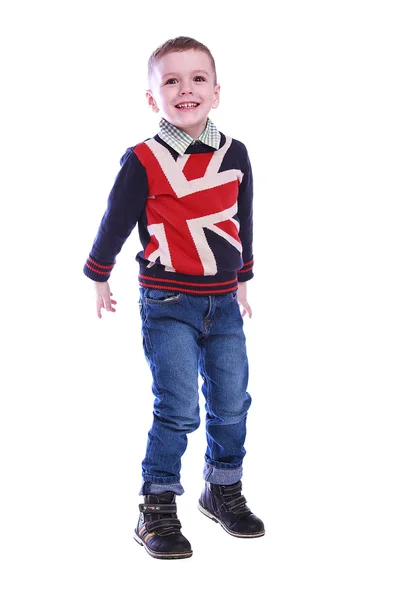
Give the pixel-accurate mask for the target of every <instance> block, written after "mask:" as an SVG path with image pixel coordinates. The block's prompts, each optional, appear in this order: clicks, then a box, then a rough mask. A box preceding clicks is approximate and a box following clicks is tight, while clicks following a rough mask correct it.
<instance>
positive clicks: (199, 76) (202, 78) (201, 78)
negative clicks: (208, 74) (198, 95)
mask: <svg viewBox="0 0 400 600" xmlns="http://www.w3.org/2000/svg"><path fill="white" fill-rule="evenodd" d="M195 79H200V81H205V79H204V77H202V76H201V75H196V77H195Z"/></svg>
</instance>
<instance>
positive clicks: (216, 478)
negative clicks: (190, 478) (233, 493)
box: [203, 463, 243, 485]
mask: <svg viewBox="0 0 400 600" xmlns="http://www.w3.org/2000/svg"><path fill="white" fill-rule="evenodd" d="M242 475H243V468H242V467H236V468H234V469H219V468H218V467H213V465H209V464H207V463H206V464H205V465H204V471H203V479H204V481H208V482H209V483H218V484H219V485H231V484H232V483H236V482H237V481H240V480H241V479H242Z"/></svg>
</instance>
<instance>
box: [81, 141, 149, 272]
mask: <svg viewBox="0 0 400 600" xmlns="http://www.w3.org/2000/svg"><path fill="white" fill-rule="evenodd" d="M120 162H121V169H120V171H119V173H118V175H117V177H116V179H115V182H114V185H113V187H112V190H111V192H110V195H109V197H108V203H107V209H106V211H105V213H104V215H103V218H102V220H101V223H100V227H99V229H98V232H97V235H96V237H95V240H94V242H93V246H92V249H91V251H90V253H89V257H88V259H87V261H86V263H85V266H84V268H83V272H84V274H85V275H86V276H87V277H89V278H90V279H93V281H107V280H108V278H109V277H110V275H111V271H112V269H113V267H114V265H115V259H116V256H117V255H118V253H119V252H120V251H121V248H122V246H123V244H124V243H125V241H126V240H127V239H128V237H129V235H130V234H131V232H132V230H133V229H134V227H135V225H136V224H137V222H138V220H139V218H140V216H141V214H142V213H143V211H144V210H145V206H146V199H147V196H148V184H147V175H146V170H145V168H144V167H143V165H142V163H141V162H140V161H139V159H138V157H137V156H136V154H135V153H134V152H133V149H132V148H128V150H127V151H126V152H125V154H124V156H123V157H122V158H121V161H120Z"/></svg>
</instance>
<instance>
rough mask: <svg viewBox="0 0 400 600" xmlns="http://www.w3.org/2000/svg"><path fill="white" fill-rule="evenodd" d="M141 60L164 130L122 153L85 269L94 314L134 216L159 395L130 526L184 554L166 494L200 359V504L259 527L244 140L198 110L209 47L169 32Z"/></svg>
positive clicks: (162, 552)
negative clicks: (251, 417)
mask: <svg viewBox="0 0 400 600" xmlns="http://www.w3.org/2000/svg"><path fill="white" fill-rule="evenodd" d="M148 71H149V72H148V76H149V88H150V89H149V90H148V91H147V92H146V97H147V100H148V103H149V105H150V107H151V108H152V110H153V111H154V112H156V113H158V112H159V113H160V115H161V116H162V119H161V122H160V132H159V133H158V134H157V135H155V136H154V137H153V138H150V139H147V140H145V141H144V142H142V143H139V144H137V145H136V146H134V147H132V148H129V149H128V150H127V151H126V153H125V154H124V156H123V157H122V159H121V170H120V172H119V174H118V176H117V178H116V180H115V183H114V186H113V188H112V190H111V193H110V196H109V199H108V207H107V210H106V212H105V214H104V216H103V219H102V221H101V224H100V228H99V231H98V233H97V236H96V238H95V241H94V244H93V247H92V250H91V252H90V256H89V258H88V260H87V262H86V265H85V267H84V272H85V274H86V275H87V276H88V277H89V278H91V279H92V280H94V281H95V286H96V293H97V315H98V317H99V318H101V310H102V309H103V308H104V309H105V310H107V311H111V312H115V306H114V305H115V304H116V302H115V300H113V299H112V298H111V296H112V294H111V292H110V288H109V285H108V283H107V280H108V278H109V276H110V274H111V271H112V268H113V266H114V264H115V257H116V256H117V254H118V253H119V252H120V250H121V248H122V245H123V243H124V242H125V240H126V239H127V238H128V236H129V235H130V233H131V231H132V229H133V228H134V227H135V225H136V224H138V229H139V236H140V241H141V243H142V245H143V250H142V251H141V252H139V253H138V254H137V256H136V259H137V261H138V263H139V270H140V273H139V283H140V303H139V304H140V313H141V318H142V335H143V347H144V352H145V356H146V359H147V362H148V364H149V366H150V369H151V372H152V376H153V387H152V389H153V393H154V396H155V400H154V411H153V414H154V419H153V424H152V427H151V429H150V431H149V434H148V442H147V449H146V456H145V458H144V460H143V462H142V475H143V485H142V487H141V490H140V494H142V495H143V496H144V502H143V503H142V504H140V505H139V511H140V512H139V521H138V525H137V528H136V530H135V534H134V536H135V539H136V541H137V542H139V544H141V545H144V547H145V549H146V550H147V552H148V553H149V554H150V555H151V556H153V557H154V558H187V557H190V556H191V555H192V550H191V546H190V543H189V541H188V540H187V539H186V538H185V537H184V536H183V535H182V533H181V523H180V521H179V520H178V517H177V509H176V504H175V498H176V495H181V494H183V492H184V490H183V487H182V485H181V483H180V468H181V457H182V455H183V453H184V452H185V450H186V446H187V434H188V433H190V432H191V431H194V430H195V429H197V428H198V427H199V425H200V419H199V392H198V373H199V372H200V373H201V375H202V378H203V381H204V383H203V385H202V392H203V394H204V397H205V400H206V437H207V449H206V454H205V466H204V473H203V476H204V479H205V482H206V483H205V487H204V489H203V492H202V494H201V497H200V501H199V509H200V511H201V512H202V513H203V514H204V515H206V516H207V517H209V518H211V519H213V520H214V521H216V522H218V523H220V524H221V526H222V527H223V528H224V529H225V531H227V532H228V533H229V534H231V535H234V536H236V537H244V538H252V537H260V536H262V535H264V533H265V532H264V525H263V523H262V521H261V520H260V519H259V518H258V517H256V516H255V515H254V514H253V513H252V512H251V511H250V509H249V508H248V507H247V505H246V499H245V498H244V497H243V496H242V494H241V477H242V461H243V457H244V455H245V449H244V446H243V444H244V440H245V436H246V416H247V411H248V408H249V406H250V403H251V397H250V395H249V394H248V392H247V382H248V364H247V355H246V344H245V336H244V332H243V316H244V315H245V314H246V313H248V314H249V317H251V314H252V313H251V308H250V306H249V304H248V302H247V296H246V282H247V281H248V280H249V279H251V278H252V277H253V271H252V265H253V255H252V233H253V232H252V194H253V189H252V188H253V186H252V172H251V166H250V162H249V158H248V154H247V151H246V148H245V146H244V145H243V144H242V143H241V142H239V141H237V140H233V139H231V138H229V137H227V136H225V135H224V134H223V133H221V132H219V131H218V130H217V129H216V127H215V126H214V124H213V123H212V122H211V121H210V119H209V118H208V114H209V112H210V110H211V108H216V107H217V106H218V104H219V94H220V86H219V85H218V84H217V77H216V70H215V63H214V59H213V57H212V55H211V53H210V51H209V49H208V48H207V47H206V46H204V45H203V44H201V43H200V42H198V41H196V40H194V39H192V38H187V37H179V38H175V39H173V40H168V41H167V42H165V43H164V44H163V45H162V46H160V47H159V48H157V50H156V51H155V52H153V54H152V56H151V57H150V60H149V64H148ZM239 304H240V305H241V306H242V308H243V311H242V313H241V311H240V307H239Z"/></svg>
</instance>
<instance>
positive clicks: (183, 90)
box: [179, 84, 193, 95]
mask: <svg viewBox="0 0 400 600" xmlns="http://www.w3.org/2000/svg"><path fill="white" fill-rule="evenodd" d="M179 93H180V94H181V95H183V94H193V90H192V88H191V86H190V85H189V84H185V85H182V87H181V89H180V92H179Z"/></svg>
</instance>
